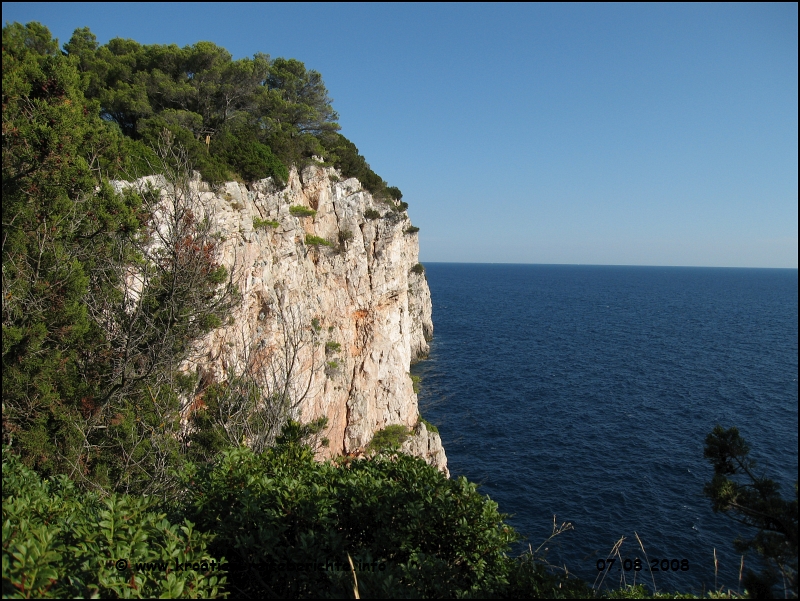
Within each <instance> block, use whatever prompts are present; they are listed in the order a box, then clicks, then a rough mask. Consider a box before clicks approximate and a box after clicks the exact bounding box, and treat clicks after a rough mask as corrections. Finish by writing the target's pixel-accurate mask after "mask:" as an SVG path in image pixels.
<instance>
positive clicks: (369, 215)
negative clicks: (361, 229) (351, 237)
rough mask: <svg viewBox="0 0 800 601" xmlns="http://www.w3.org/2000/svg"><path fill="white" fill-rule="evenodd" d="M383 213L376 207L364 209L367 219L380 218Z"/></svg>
mask: <svg viewBox="0 0 800 601" xmlns="http://www.w3.org/2000/svg"><path fill="white" fill-rule="evenodd" d="M380 216H381V214H380V213H379V212H378V211H376V210H375V209H367V210H366V211H364V217H366V218H367V219H380Z"/></svg>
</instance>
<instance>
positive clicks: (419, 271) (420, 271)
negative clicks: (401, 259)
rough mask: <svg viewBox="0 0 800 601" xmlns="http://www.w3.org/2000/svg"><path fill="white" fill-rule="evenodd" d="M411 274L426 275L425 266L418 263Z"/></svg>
mask: <svg viewBox="0 0 800 601" xmlns="http://www.w3.org/2000/svg"><path fill="white" fill-rule="evenodd" d="M411 273H416V274H417V275H422V274H423V273H425V266H424V265H423V264H422V263H417V264H416V265H414V267H412V268H411Z"/></svg>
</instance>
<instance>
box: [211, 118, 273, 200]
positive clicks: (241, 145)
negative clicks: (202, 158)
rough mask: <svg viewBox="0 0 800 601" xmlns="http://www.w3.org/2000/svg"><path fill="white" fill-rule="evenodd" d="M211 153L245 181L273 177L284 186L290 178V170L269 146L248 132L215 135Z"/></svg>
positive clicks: (227, 132)
mask: <svg viewBox="0 0 800 601" xmlns="http://www.w3.org/2000/svg"><path fill="white" fill-rule="evenodd" d="M211 153H212V154H213V155H214V156H217V157H219V158H220V159H222V160H223V161H225V163H227V164H228V165H230V166H231V167H232V168H233V169H234V170H235V171H236V172H237V173H239V174H240V175H241V177H242V178H243V179H244V180H245V181H255V180H260V179H264V178H267V177H271V178H272V179H273V180H274V181H275V182H276V183H278V185H280V186H281V187H283V186H284V185H285V183H286V181H287V180H288V179H289V170H288V169H287V168H286V165H284V164H283V163H282V162H281V161H280V159H279V158H278V157H276V156H275V155H274V154H273V153H272V150H271V149H270V148H269V146H266V145H264V144H262V143H261V142H259V141H258V140H257V139H256V138H255V136H254V135H249V134H248V133H246V132H241V133H238V135H234V134H233V133H231V132H229V131H226V132H222V133H220V134H218V135H216V136H214V138H213V141H212V143H211Z"/></svg>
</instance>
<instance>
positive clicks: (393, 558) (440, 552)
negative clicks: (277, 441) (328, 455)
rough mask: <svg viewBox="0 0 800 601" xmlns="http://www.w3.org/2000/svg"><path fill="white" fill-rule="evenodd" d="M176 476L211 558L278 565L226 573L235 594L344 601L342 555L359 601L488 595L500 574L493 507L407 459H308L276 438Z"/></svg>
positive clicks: (498, 526) (500, 536) (348, 587)
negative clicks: (260, 449)
mask: <svg viewBox="0 0 800 601" xmlns="http://www.w3.org/2000/svg"><path fill="white" fill-rule="evenodd" d="M400 428H401V429H404V428H403V426H400ZM186 477H187V478H190V480H188V479H187V482H189V481H192V482H193V484H192V486H191V487H190V488H189V498H188V499H187V503H186V510H185V511H186V514H185V515H186V517H187V518H189V519H192V520H197V527H198V528H204V529H206V530H207V531H208V532H210V533H213V534H214V535H215V539H214V542H213V543H212V546H211V549H212V552H213V553H216V554H217V555H225V556H226V557H228V558H229V560H230V561H232V562H233V561H238V562H249V563H251V564H252V563H256V562H261V563H262V566H264V565H267V566H276V565H277V564H283V565H284V566H289V567H288V568H287V567H284V568H283V569H280V568H275V567H272V568H269V567H267V568H264V567H262V568H261V569H259V570H258V574H257V576H256V575H254V574H253V573H252V572H249V571H244V570H243V571H231V573H230V574H229V580H230V581H231V590H235V591H237V596H240V597H249V598H255V597H261V596H265V595H273V596H278V597H284V598H293V597H316V598H319V597H349V596H350V595H352V592H353V579H352V575H351V573H350V569H349V563H348V555H349V556H350V557H351V558H352V560H353V562H354V563H355V565H356V570H357V572H358V589H359V592H360V595H361V597H362V598H367V597H379V598H387V597H404V598H408V597H410V598H414V597H417V598H421V597H437V598H438V597H463V596H481V595H482V594H483V595H487V594H492V593H493V592H495V591H497V592H498V593H499V592H501V591H502V590H503V587H504V586H505V578H506V576H507V574H508V573H509V571H510V570H511V561H510V560H509V559H508V558H507V556H506V552H507V551H508V548H509V543H510V542H512V541H514V540H515V539H516V534H515V532H514V531H513V530H512V529H511V528H510V527H509V526H507V525H506V524H505V523H503V518H504V516H503V515H501V514H500V513H498V511H497V505H496V504H495V503H494V502H492V501H490V500H489V499H487V498H486V497H483V496H482V495H480V494H479V493H478V491H477V488H476V486H475V485H474V484H471V483H469V482H468V481H467V480H466V479H465V478H463V477H462V478H458V479H454V480H448V479H447V478H445V477H444V476H443V475H442V474H441V473H440V472H439V471H438V470H437V469H436V468H434V467H432V466H429V465H427V464H426V463H425V462H424V461H423V460H421V459H419V458H416V457H409V456H406V455H402V454H401V455H394V454H392V455H378V456H377V457H375V458H374V459H364V460H350V461H348V460H342V461H340V462H339V463H338V464H337V463H317V462H315V461H314V458H313V453H312V452H311V451H310V450H309V449H308V447H303V446H300V445H297V444H295V443H293V442H291V440H287V438H286V437H284V442H283V444H281V445H279V446H278V447H276V448H274V449H271V450H269V451H267V452H265V453H263V454H261V455H255V454H253V453H252V452H251V451H249V450H247V449H237V450H234V451H226V452H225V453H223V454H222V455H220V456H218V457H217V459H216V460H215V462H214V464H213V465H210V466H208V467H204V468H197V469H195V471H193V472H188V473H187V474H186ZM373 562H374V564H373ZM334 564H335V565H334ZM367 564H369V566H368V565H367ZM373 565H374V566H375V568H374V570H373V569H372V566H373ZM294 566H304V567H303V569H299V570H294ZM307 566H311V567H310V568H309V567H307ZM326 566H327V567H328V569H325V567H326ZM345 566H346V569H345V570H343V568H345Z"/></svg>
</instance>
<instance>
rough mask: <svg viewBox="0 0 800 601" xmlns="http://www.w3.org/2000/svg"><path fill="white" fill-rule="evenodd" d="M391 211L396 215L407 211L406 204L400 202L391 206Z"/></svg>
mask: <svg viewBox="0 0 800 601" xmlns="http://www.w3.org/2000/svg"><path fill="white" fill-rule="evenodd" d="M392 210H393V211H397V212H398V213H402V212H403V211H407V210H408V203H407V202H405V201H402V200H401V201H400V202H398V203H397V204H396V205H394V206H392Z"/></svg>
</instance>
